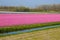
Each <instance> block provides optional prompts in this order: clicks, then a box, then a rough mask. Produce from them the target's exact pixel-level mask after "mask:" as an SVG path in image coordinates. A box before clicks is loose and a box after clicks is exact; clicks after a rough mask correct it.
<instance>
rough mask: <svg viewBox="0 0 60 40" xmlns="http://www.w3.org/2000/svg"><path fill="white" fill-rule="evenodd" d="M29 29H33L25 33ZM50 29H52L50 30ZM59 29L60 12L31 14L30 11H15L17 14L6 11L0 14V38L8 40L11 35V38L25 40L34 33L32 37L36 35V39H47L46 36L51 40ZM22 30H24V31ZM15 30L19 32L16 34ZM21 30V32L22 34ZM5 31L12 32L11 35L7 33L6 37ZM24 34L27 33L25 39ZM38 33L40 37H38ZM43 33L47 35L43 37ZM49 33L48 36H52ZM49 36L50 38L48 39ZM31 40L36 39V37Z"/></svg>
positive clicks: (12, 39)
mask: <svg viewBox="0 0 60 40" xmlns="http://www.w3.org/2000/svg"><path fill="white" fill-rule="evenodd" d="M53 27H54V28H53ZM33 28H34V29H33ZM36 28H40V30H36ZM29 29H32V30H31V31H30V32H26V33H25V30H27V31H28V30H29ZM44 29H46V30H44ZM50 29H51V31H49V30H50ZM59 29H60V14H54V13H52V14H49V13H46V14H41V13H40V14H38V13H31V14H30V13H15V14H14V13H9V14H8V13H7V14H4V13H1V14H0V38H1V39H0V40H6V38H7V37H8V38H7V39H9V37H10V38H11V40H18V39H20V37H21V38H22V39H21V40H24V39H27V38H31V36H30V35H33V36H32V38H33V37H34V36H36V38H37V39H36V40H40V39H39V38H42V39H41V40H44V39H45V38H44V37H46V40H49V39H50V37H52V38H53V36H54V35H58V34H59V33H60V32H59ZM33 30H35V31H33ZM54 30H56V32H57V33H56V34H54V33H55V31H54ZM21 31H23V33H22V32H21ZM41 31H43V32H41ZM15 32H18V34H16V35H14V34H15ZM19 32H21V34H20V33H19ZM50 32H51V35H50ZM5 33H11V35H10V34H8V35H7V34H6V37H5ZM12 33H14V34H12ZM32 33H33V34H32ZM40 33H41V34H42V35H41V34H40ZM47 33H49V34H47ZM1 34H2V35H1ZM9 35H10V36H9ZM18 35H19V36H18ZM24 35H26V38H25V37H24V39H23V36H24ZM38 35H39V37H37V36H38ZM43 35H45V36H44V37H43ZM47 35H48V36H49V35H50V36H49V37H48V36H47ZM17 36H18V37H17ZM47 37H48V38H49V39H47ZM58 37H59V35H58ZM14 38H16V39H14ZM52 38H51V39H52ZM54 39H55V38H54ZM56 39H57V37H56ZM27 40H29V39H27ZM31 40H35V37H34V38H33V39H31ZM52 40H53V39H52Z"/></svg>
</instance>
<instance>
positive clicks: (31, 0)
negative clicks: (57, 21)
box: [0, 0, 60, 7]
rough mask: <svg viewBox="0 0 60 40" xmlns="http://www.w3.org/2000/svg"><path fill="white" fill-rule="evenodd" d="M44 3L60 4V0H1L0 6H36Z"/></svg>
mask: <svg viewBox="0 0 60 40" xmlns="http://www.w3.org/2000/svg"><path fill="white" fill-rule="evenodd" d="M44 4H60V0H0V6H26V7H35V6H39V5H44Z"/></svg>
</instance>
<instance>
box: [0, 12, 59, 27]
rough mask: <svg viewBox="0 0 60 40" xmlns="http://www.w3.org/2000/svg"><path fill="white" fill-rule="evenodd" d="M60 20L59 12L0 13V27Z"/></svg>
mask: <svg viewBox="0 0 60 40" xmlns="http://www.w3.org/2000/svg"><path fill="white" fill-rule="evenodd" d="M56 21H60V14H37V13H36V14H0V27H4V26H12V25H22V24H35V23H47V22H56Z"/></svg>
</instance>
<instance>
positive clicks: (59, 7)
mask: <svg viewBox="0 0 60 40" xmlns="http://www.w3.org/2000/svg"><path fill="white" fill-rule="evenodd" d="M0 11H13V12H60V4H53V5H40V6H37V7H35V8H29V7H25V6H19V7H15V6H0Z"/></svg>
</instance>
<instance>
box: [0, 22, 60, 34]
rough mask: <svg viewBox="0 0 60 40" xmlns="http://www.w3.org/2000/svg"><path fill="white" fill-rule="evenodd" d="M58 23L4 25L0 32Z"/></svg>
mask: <svg viewBox="0 0 60 40" xmlns="http://www.w3.org/2000/svg"><path fill="white" fill-rule="evenodd" d="M53 25H60V22H49V23H40V24H30V25H15V26H6V27H2V28H0V33H8V32H13V31H18V30H25V29H31V28H38V27H45V26H53Z"/></svg>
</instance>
